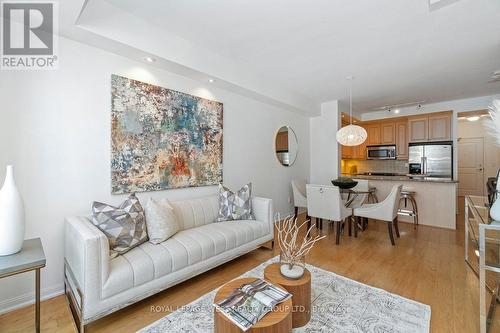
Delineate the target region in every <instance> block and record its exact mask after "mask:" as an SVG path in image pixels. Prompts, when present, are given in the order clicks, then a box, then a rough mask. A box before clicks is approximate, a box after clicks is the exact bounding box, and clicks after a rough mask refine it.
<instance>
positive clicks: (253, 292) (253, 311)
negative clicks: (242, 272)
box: [214, 279, 292, 331]
mask: <svg viewBox="0 0 500 333" xmlns="http://www.w3.org/2000/svg"><path fill="white" fill-rule="evenodd" d="M290 297H292V294H290V293H288V292H287V291H285V290H283V289H281V288H278V287H276V286H274V285H272V284H271V283H269V282H267V281H264V280H262V279H256V280H255V281H253V282H251V283H245V284H242V285H241V286H240V287H239V288H237V289H235V290H234V291H233V292H232V293H231V294H230V295H229V296H228V297H226V298H225V299H223V300H221V301H220V302H218V303H215V304H214V306H215V307H216V308H217V309H218V310H219V311H220V312H221V313H222V314H224V315H225V316H226V317H227V318H228V319H229V320H230V321H231V322H233V323H234V324H235V325H237V326H238V327H239V328H241V329H242V330H243V331H246V330H248V329H249V328H250V327H252V326H253V325H255V324H256V323H257V322H258V321H259V320H260V319H261V318H262V317H264V316H265V315H266V314H267V313H268V312H270V311H272V310H273V308H274V307H275V306H276V305H278V304H280V303H281V302H284V301H286V300H287V299H289V298H290Z"/></svg>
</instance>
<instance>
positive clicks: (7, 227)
mask: <svg viewBox="0 0 500 333" xmlns="http://www.w3.org/2000/svg"><path fill="white" fill-rule="evenodd" d="M24 228H25V224H24V203H23V198H21V194H20V193H19V191H18V190H17V187H16V183H15V182H14V170H13V168H12V165H8V166H7V173H6V175H5V181H4V183H3V187H2V189H1V190H0V256H6V255H9V254H13V253H16V252H19V251H20V250H21V248H22V246H23V241H24Z"/></svg>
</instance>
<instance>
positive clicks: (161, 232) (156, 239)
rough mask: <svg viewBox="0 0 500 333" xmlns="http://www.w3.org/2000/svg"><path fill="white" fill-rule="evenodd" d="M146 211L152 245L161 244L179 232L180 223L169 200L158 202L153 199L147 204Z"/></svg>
mask: <svg viewBox="0 0 500 333" xmlns="http://www.w3.org/2000/svg"><path fill="white" fill-rule="evenodd" d="M145 210H146V225H147V226H148V238H149V242H150V243H152V244H160V243H161V242H164V241H166V240H167V239H169V238H170V237H172V236H173V235H175V233H176V232H177V231H179V223H178V222H177V217H176V216H175V213H174V208H173V207H172V206H170V203H169V202H168V200H166V199H163V200H160V201H156V200H154V199H153V198H151V199H149V201H148V203H147V204H146V209H145Z"/></svg>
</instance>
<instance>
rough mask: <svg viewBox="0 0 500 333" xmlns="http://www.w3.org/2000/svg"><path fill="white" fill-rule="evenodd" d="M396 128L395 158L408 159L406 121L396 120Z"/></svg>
mask: <svg viewBox="0 0 500 333" xmlns="http://www.w3.org/2000/svg"><path fill="white" fill-rule="evenodd" d="M395 129H396V158H397V159H398V160H399V159H401V160H406V159H408V122H407V121H398V122H396V124H395Z"/></svg>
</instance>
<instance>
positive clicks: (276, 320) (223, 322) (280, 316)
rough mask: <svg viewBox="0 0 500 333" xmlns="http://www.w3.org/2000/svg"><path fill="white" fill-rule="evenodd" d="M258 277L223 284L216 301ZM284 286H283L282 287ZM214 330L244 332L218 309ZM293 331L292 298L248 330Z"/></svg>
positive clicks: (256, 332)
mask: <svg viewBox="0 0 500 333" xmlns="http://www.w3.org/2000/svg"><path fill="white" fill-rule="evenodd" d="M256 279H257V278H244V279H237V280H233V281H231V282H229V283H227V284H225V285H224V286H222V287H221V288H220V289H219V291H217V294H216V295H215V299H214V303H217V302H219V301H221V300H222V299H224V298H226V297H227V296H229V294H231V292H232V291H233V290H234V289H236V288H239V287H240V286H241V285H242V284H244V283H249V282H253V281H255V280H256ZM282 288H283V287H282ZM214 331H215V332H216V333H233V332H234V333H236V332H243V331H242V330H241V329H240V328H239V327H238V326H236V325H235V324H233V323H232V322H231V321H230V320H229V319H227V318H226V316H224V315H223V314H222V313H220V312H219V311H218V310H217V309H214ZM291 331H292V299H288V300H286V301H284V302H283V303H281V304H278V305H277V306H276V308H275V309H274V310H273V311H271V312H269V313H268V314H266V315H265V316H264V317H263V318H262V319H261V320H259V321H258V322H257V323H256V324H255V325H254V326H252V327H251V328H250V329H249V330H247V331H246V332H251V333H289V332H291Z"/></svg>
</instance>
